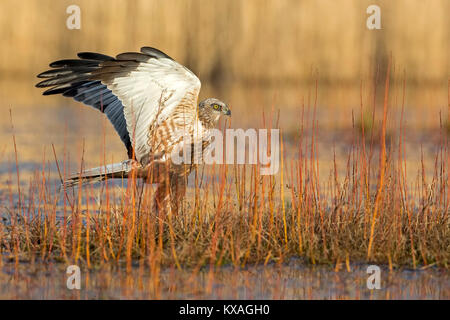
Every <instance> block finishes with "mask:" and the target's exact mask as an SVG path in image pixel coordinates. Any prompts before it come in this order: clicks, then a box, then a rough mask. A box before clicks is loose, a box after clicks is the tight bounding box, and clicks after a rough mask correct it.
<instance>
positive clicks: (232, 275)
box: [0, 85, 450, 299]
mask: <svg viewBox="0 0 450 320" xmlns="http://www.w3.org/2000/svg"><path fill="white" fill-rule="evenodd" d="M29 87H30V88H25V87H24V88H23V90H36V89H35V88H33V87H32V86H31V85H30V86H29ZM329 90H332V89H329ZM333 90H335V91H334V93H330V92H327V90H326V89H325V90H324V91H325V93H324V97H323V99H322V100H321V99H320V98H321V96H319V102H318V104H317V106H316V108H313V104H312V102H309V105H308V101H310V100H313V99H310V95H311V90H310V88H309V89H308V88H304V89H302V90H299V89H298V88H290V89H285V88H275V89H271V90H266V88H251V89H248V88H247V89H246V90H243V89H240V88H231V89H227V88H225V89H223V88H222V89H221V90H217V91H214V90H213V89H211V88H208V87H206V88H205V91H206V94H214V95H215V96H218V97H222V96H229V100H227V101H229V104H230V105H231V108H232V110H233V116H234V117H233V118H232V121H231V124H230V125H231V127H234V128H241V127H242V128H249V127H263V115H262V110H265V112H266V113H265V114H266V116H267V114H269V113H270V112H271V110H273V109H275V110H277V109H281V110H283V112H281V113H280V120H279V121H280V122H279V125H280V127H281V128H283V129H284V133H285V135H284V136H285V139H286V141H287V144H286V145H287V147H286V152H287V153H288V154H289V153H290V152H291V154H295V150H296V144H295V142H294V139H293V138H292V137H294V136H295V135H296V134H297V133H298V128H299V126H300V125H301V117H302V112H304V119H305V120H304V121H305V122H306V123H308V122H311V121H312V119H313V117H314V118H315V119H316V121H317V125H318V130H317V144H318V164H319V166H320V168H321V170H323V171H321V172H323V174H321V176H322V177H324V178H327V177H328V173H329V170H330V168H331V167H332V165H333V153H334V151H335V152H336V158H337V159H338V160H337V165H338V169H339V170H345V163H346V161H347V157H348V152H349V150H350V148H351V144H352V141H353V134H354V131H355V128H354V127H355V117H356V118H357V117H359V113H358V112H359V108H360V107H359V102H358V99H359V91H358V90H355V91H350V92H348V91H345V90H344V91H342V90H343V89H342V90H341V89H333ZM339 90H341V91H339ZM299 92H300V93H299ZM321 92H323V91H320V89H319V93H321ZM3 94H4V95H3V98H4V97H5V96H6V94H5V91H4V92H3ZM32 96H33V99H31V100H30V99H28V100H24V101H21V102H17V103H16V102H14V103H13V102H12V101H10V100H7V99H4V100H3V102H2V104H1V106H0V112H1V114H2V117H1V118H0V124H1V131H0V156H1V164H0V204H1V208H2V209H1V213H2V217H4V216H5V213H6V211H5V210H6V208H8V206H10V205H11V203H14V201H15V200H14V199H15V198H16V196H17V190H18V189H17V185H18V184H17V182H19V186H21V187H22V188H24V189H25V188H27V186H28V183H29V182H30V179H32V178H33V177H35V176H36V175H42V172H43V168H44V169H45V170H48V171H45V170H44V172H49V179H50V181H51V183H52V184H54V185H56V184H57V183H58V182H59V180H58V177H57V174H56V166H55V160H54V154H53V147H54V148H55V152H56V155H57V157H58V158H59V159H62V158H64V157H65V158H66V159H70V166H69V167H68V168H67V170H68V171H77V168H79V166H80V161H81V157H82V154H83V159H84V163H85V166H86V167H89V166H98V165H102V164H103V163H104V160H105V159H106V161H107V162H118V161H121V160H123V159H125V158H126V152H125V149H124V148H123V146H122V143H121V141H120V140H119V138H118V137H117V136H116V133H115V132H114V130H113V128H112V126H111V125H110V124H109V123H108V122H107V120H106V118H105V117H103V116H102V114H100V113H99V112H97V111H96V110H94V109H92V108H89V107H86V106H82V105H80V104H77V103H74V102H72V101H68V100H65V99H58V98H43V97H40V96H39V95H38V93H36V94H33V95H32ZM280 96H281V98H280ZM342 96H345V99H343V98H341V99H335V100H333V97H342ZM430 96H433V95H432V94H431V95H430ZM438 97H441V96H438ZM222 98H223V97H222ZM436 99H437V98H436ZM225 100H226V99H225ZM410 100H411V101H414V102H416V104H419V105H415V106H413V105H411V107H410V106H406V107H405V113H404V123H405V124H404V127H403V129H404V130H405V131H406V132H407V133H406V134H405V150H406V151H405V161H406V164H407V171H408V172H409V176H410V177H411V179H415V178H416V175H417V172H418V170H419V169H421V164H420V159H421V157H422V156H423V157H424V162H423V163H424V170H425V171H426V172H427V174H432V172H433V161H434V159H435V152H436V150H437V149H438V147H437V142H438V141H439V139H440V137H441V134H442V133H441V132H442V130H440V127H441V125H440V123H441V122H440V116H441V114H440V112H441V109H440V107H442V106H443V105H445V104H444V103H443V102H442V101H441V100H439V101H438V103H435V104H433V102H435V101H434V100H433V99H431V100H429V101H425V102H423V105H427V106H430V105H433V106H436V107H435V108H431V109H430V108H422V107H421V106H420V104H421V102H420V101H418V100H414V98H413V97H411V98H410ZM305 101H306V102H305ZM333 101H334V102H333ZM441 102H442V103H441ZM335 104H336V105H335ZM337 104H340V105H337ZM305 105H306V106H305ZM395 106H396V108H392V111H391V112H390V118H389V121H390V123H391V128H392V131H391V134H392V136H394V135H395V134H396V130H398V129H397V128H398V126H397V125H395V123H397V122H398V121H399V119H400V118H401V115H400V108H398V103H397V104H395ZM314 110H315V111H314ZM368 110H369V111H368V112H370V108H369V109H368ZM377 112H378V113H379V110H378V109H377ZM275 114H276V112H275ZM13 136H14V139H13ZM14 142H15V144H16V149H17V152H16V151H15V148H14ZM419 150H422V152H420V151H419ZM16 156H17V163H18V166H19V178H18V179H19V181H17V171H16V169H17V168H16ZM60 161H62V160H60ZM45 174H47V173H45ZM412 181H414V180H412ZM324 183H326V181H324ZM66 267H67V266H66V265H64V264H61V263H49V262H45V263H44V262H42V263H39V262H34V263H30V262H25V261H24V262H19V263H18V264H15V263H14V262H11V261H10V260H9V259H8V257H6V256H3V259H2V263H1V265H0V298H1V299H17V298H25V299H109V298H116V299H133V298H137V299H149V298H150V299H153V298H161V299H173V298H175V299H450V292H449V290H450V282H449V281H450V280H449V273H448V270H445V269H444V270H443V269H438V268H435V267H433V266H431V267H425V268H423V269H420V266H419V267H418V269H416V270H410V269H407V268H399V269H394V270H392V271H390V270H389V269H388V268H387V267H386V266H380V267H381V274H380V276H381V288H380V289H374V290H370V289H368V287H367V279H368V277H369V274H368V273H367V267H368V265H361V264H357V263H353V262H352V263H351V264H350V266H349V270H347V268H346V267H345V266H343V267H341V268H340V270H339V271H335V267H336V266H334V265H333V266H331V265H330V266H312V265H310V264H307V263H305V262H304V261H302V260H298V259H294V260H291V261H289V262H286V263H283V264H268V265H266V266H263V265H255V266H251V265H249V266H247V267H245V268H235V267H233V266H225V267H221V268H218V269H217V268H216V269H215V270H210V269H208V268H206V269H202V270H199V271H197V272H195V273H192V271H190V270H188V269H186V270H185V269H183V270H181V271H180V270H177V269H175V268H167V269H165V270H162V271H161V273H160V274H159V277H160V281H159V285H158V286H157V287H155V284H154V278H153V276H152V275H150V274H148V271H147V270H146V268H143V267H141V266H140V265H139V262H136V265H135V266H134V267H133V269H132V271H131V272H129V273H127V272H126V271H125V270H123V269H121V268H117V267H116V268H113V267H108V268H106V269H103V268H102V269H98V270H97V269H91V270H89V271H87V270H82V281H81V284H82V286H81V290H69V289H68V288H67V286H66V281H67V274H66Z"/></svg>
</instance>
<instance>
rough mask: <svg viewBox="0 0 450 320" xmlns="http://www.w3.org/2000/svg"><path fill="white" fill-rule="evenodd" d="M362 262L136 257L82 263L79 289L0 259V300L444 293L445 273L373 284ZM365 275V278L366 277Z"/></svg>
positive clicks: (44, 267) (447, 286) (54, 273)
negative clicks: (122, 263)
mask: <svg viewBox="0 0 450 320" xmlns="http://www.w3.org/2000/svg"><path fill="white" fill-rule="evenodd" d="M368 267H369V266H368V265H352V266H351V269H350V270H346V268H345V267H344V268H343V269H341V270H340V271H335V270H334V266H333V267H331V266H311V265H306V264H305V263H303V262H302V261H300V260H297V259H293V260H291V261H290V262H289V263H283V264H280V265H278V264H268V265H266V266H262V265H256V266H248V267H246V268H235V267H232V266H225V267H221V268H219V269H216V270H211V269H209V268H205V269H202V270H200V271H197V272H195V273H193V272H192V270H189V269H187V270H182V271H179V270H176V269H172V268H168V269H166V270H163V271H162V272H161V273H160V274H159V283H158V287H155V285H154V279H153V277H152V276H151V275H150V274H148V273H147V272H146V271H145V269H144V268H140V267H139V265H138V264H136V266H134V267H133V269H132V271H131V272H129V273H127V272H126V271H125V270H123V269H120V268H110V267H107V268H101V269H97V270H90V271H87V270H82V271H81V273H80V275H81V278H80V279H81V282H80V289H76V288H75V289H73V288H72V289H69V288H68V286H67V279H68V277H69V275H70V273H69V274H66V269H65V267H64V266H63V265H61V264H51V263H50V264H49V263H45V264H37V265H31V264H30V263H22V264H20V265H19V266H18V267H16V266H15V264H14V263H9V262H6V263H4V264H3V266H2V267H1V271H2V272H1V273H0V299H450V278H449V274H448V272H446V271H445V270H439V269H436V268H433V267H430V268H428V269H426V270H411V269H400V270H394V271H389V269H388V268H385V267H383V266H382V267H381V268H380V282H379V288H378V289H377V288H376V287H374V284H375V282H373V281H372V279H370V278H369V277H370V276H371V275H372V274H373V273H372V271H370V269H369V271H370V272H369V273H368ZM368 282H369V284H368Z"/></svg>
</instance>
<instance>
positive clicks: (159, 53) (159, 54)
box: [141, 47, 173, 60]
mask: <svg viewBox="0 0 450 320" xmlns="http://www.w3.org/2000/svg"><path fill="white" fill-rule="evenodd" d="M141 52H142V53H145V54H147V55H149V56H151V57H153V58H157V59H159V58H167V59H170V60H173V59H172V58H171V57H169V56H168V55H167V54H165V53H164V52H162V51H161V50H158V49H156V48H153V47H142V48H141Z"/></svg>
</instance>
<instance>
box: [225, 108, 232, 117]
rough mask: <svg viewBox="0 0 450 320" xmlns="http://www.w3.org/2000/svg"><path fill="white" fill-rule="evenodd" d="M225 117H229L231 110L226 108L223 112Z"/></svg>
mask: <svg viewBox="0 0 450 320" xmlns="http://www.w3.org/2000/svg"><path fill="white" fill-rule="evenodd" d="M225 115H226V116H229V117H230V116H231V110H230V109H229V108H228V107H227V110H226V111H225Z"/></svg>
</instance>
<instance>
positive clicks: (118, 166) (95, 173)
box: [64, 160, 132, 188]
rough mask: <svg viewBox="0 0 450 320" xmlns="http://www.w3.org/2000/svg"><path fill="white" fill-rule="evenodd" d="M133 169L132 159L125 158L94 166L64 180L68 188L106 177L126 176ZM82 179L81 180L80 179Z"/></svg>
mask: <svg viewBox="0 0 450 320" xmlns="http://www.w3.org/2000/svg"><path fill="white" fill-rule="evenodd" d="M131 169H132V165H131V160H125V161H122V162H119V163H113V164H108V165H105V166H101V167H97V168H92V169H88V170H85V171H83V172H80V173H76V174H73V175H71V176H70V177H69V178H67V179H66V180H65V181H64V186H65V187H66V188H68V187H73V186H76V185H78V184H79V183H80V182H81V184H84V183H87V182H89V183H93V182H98V181H103V180H105V179H106V178H126V177H128V174H129V173H130V171H131ZM80 180H81V181H80Z"/></svg>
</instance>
